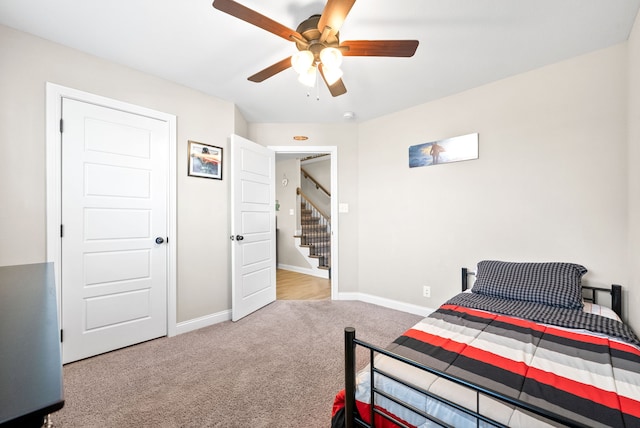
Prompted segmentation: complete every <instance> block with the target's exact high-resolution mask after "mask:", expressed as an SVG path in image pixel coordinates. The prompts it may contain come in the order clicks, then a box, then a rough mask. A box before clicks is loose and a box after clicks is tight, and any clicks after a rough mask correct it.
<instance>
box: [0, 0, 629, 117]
mask: <svg viewBox="0 0 640 428" xmlns="http://www.w3.org/2000/svg"><path fill="white" fill-rule="evenodd" d="M238 2H239V3H241V4H243V5H245V6H247V7H249V8H251V9H254V10H255V11H257V12H259V13H261V14H263V15H266V16H268V17H270V18H272V19H274V20H276V21H278V22H280V23H281V24H283V25H285V26H288V27H290V28H293V29H295V28H296V27H297V25H298V24H299V23H300V22H301V21H303V20H304V19H306V18H308V17H309V16H310V15H313V14H318V13H321V12H322V9H323V8H324V1H318V0H272V1H260V0H238ZM211 3H212V0H0V23H1V24H4V25H7V26H9V27H13V28H15V29H18V30H22V31H25V32H28V33H32V34H35V35H37V36H40V37H43V38H45V39H49V40H52V41H54V42H57V43H61V44H63V45H67V46H70V47H73V48H76V49H79V50H81V51H84V52H88V53H91V54H93V55H96V56H98V57H102V58H106V59H108V60H110V61H114V62H116V63H120V64H124V65H127V66H129V67H131V68H134V69H137V70H141V71H144V72H146V73H150V74H153V75H156V76H160V77H163V78H165V79H168V80H171V81H174V82H177V83H180V84H182V85H185V86H188V87H190V88H194V89H197V90H199V91H202V92H204V93H207V94H210V95H213V96H215V97H218V98H221V99H224V100H228V101H231V102H233V103H235V104H236V105H237V106H238V108H239V109H240V111H242V113H243V115H244V116H245V118H246V119H247V120H248V121H250V122H342V121H345V120H346V119H344V118H343V114H344V113H345V112H347V111H351V112H354V113H355V120H367V119H371V118H374V117H379V116H381V115H385V114H388V113H390V112H394V111H398V110H402V109H405V108H408V107H411V106H414V105H418V104H422V103H425V102H428V101H431V100H434V99H438V98H441V97H444V96H447V95H451V94H454V93H458V92H461V91H464V90H467V89H470V88H473V87H476V86H479V85H482V84H485V83H489V82H492V81H496V80H499V79H502V78H505V77H508V76H511V75H514V74H518V73H522V72H524V71H528V70H532V69H535V68H538V67H541V66H544V65H547V64H552V63H554V62H558V61H560V60H563V59H566V58H570V57H573V56H577V55H581V54H584V53H587V52H590V51H594V50H598V49H602V48H605V47H608V46H611V45H614V44H618V43H621V42H623V41H625V40H626V39H627V38H628V36H629V32H630V30H631V28H632V26H633V22H634V20H635V17H636V15H637V13H638V8H639V6H640V0H358V1H356V3H355V5H354V6H353V9H352V10H351V12H350V14H349V15H348V16H347V19H346V21H345V23H344V25H343V26H342V28H341V31H340V39H341V40H343V41H344V40H377V39H417V40H419V42H420V45H419V46H418V50H417V52H416V54H415V56H414V57H412V58H379V57H345V59H344V62H343V66H342V68H343V70H344V77H343V82H344V84H345V86H346V87H347V90H348V92H347V93H346V94H345V95H342V96H340V97H336V98H333V97H331V95H330V94H329V92H328V90H327V89H326V87H325V86H324V84H323V83H322V82H321V86H320V87H318V88H314V89H311V90H310V91H309V90H308V89H307V88H306V87H304V86H302V85H301V84H300V83H298V82H297V80H296V74H295V72H294V71H293V70H292V69H288V70H285V71H283V72H281V73H279V74H277V75H275V76H274V77H271V78H270V79H267V80H266V81H264V82H262V83H253V82H250V81H248V80H247V77H248V76H250V75H253V74H254V73H256V72H258V71H260V70H262V69H263V68H265V67H267V66H269V65H271V64H273V63H275V62H276V61H279V60H281V59H284V58H286V57H288V56H290V55H291V54H292V53H294V52H295V45H294V44H293V43H291V42H287V41H286V40H284V39H282V38H280V37H278V36H275V35H274V34H271V33H269V32H266V31H264V30H262V29H259V28H257V27H254V26H252V25H250V24H248V23H246V22H244V21H241V20H239V19H236V18H234V17H232V16H230V15H227V14H225V13H223V12H220V11H218V10H216V9H214V8H213V7H212V6H211ZM0 43H2V42H1V41H0ZM307 93H309V95H307ZM317 97H319V99H317Z"/></svg>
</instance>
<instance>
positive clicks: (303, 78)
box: [298, 66, 316, 88]
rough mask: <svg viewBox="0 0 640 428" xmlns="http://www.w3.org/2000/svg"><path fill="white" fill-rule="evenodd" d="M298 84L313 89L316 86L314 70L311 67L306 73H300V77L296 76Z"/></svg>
mask: <svg viewBox="0 0 640 428" xmlns="http://www.w3.org/2000/svg"><path fill="white" fill-rule="evenodd" d="M298 82H300V83H302V84H303V85H305V86H308V87H310V88H313V87H314V86H315V85H316V68H315V67H314V66H311V67H309V68H307V70H306V71H304V72H302V73H300V76H298Z"/></svg>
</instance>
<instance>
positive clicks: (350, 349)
mask: <svg viewBox="0 0 640 428" xmlns="http://www.w3.org/2000/svg"><path fill="white" fill-rule="evenodd" d="M469 275H475V272H471V271H469V270H468V269H467V268H462V291H465V290H466V289H467V288H468V277H469ZM582 289H583V291H586V292H587V293H588V294H587V295H586V296H584V300H586V301H589V302H592V303H596V302H597V295H598V292H607V293H610V294H611V309H613V311H614V312H616V313H617V314H618V316H620V317H621V312H622V287H621V286H620V285H617V284H613V285H612V286H611V288H610V289H609V288H601V287H591V286H583V287H582ZM344 346H345V409H344V410H345V428H355V427H370V428H375V415H376V414H377V415H380V416H381V417H383V418H384V419H386V420H388V421H391V422H393V423H394V424H396V425H397V426H399V427H407V425H405V424H404V423H403V422H402V421H400V420H398V419H397V418H395V417H393V416H392V415H390V414H388V413H385V412H382V411H381V410H379V409H376V407H375V406H374V405H373V403H375V396H376V395H380V396H383V397H385V398H387V399H389V400H391V401H393V402H394V403H396V404H398V405H400V406H402V407H404V408H405V409H408V410H409V411H411V412H414V413H415V414H418V415H420V416H422V417H424V418H426V419H428V420H430V421H432V422H434V423H436V424H438V425H440V426H443V427H452V425H449V424H448V423H446V422H445V421H441V420H439V419H437V418H435V417H433V416H432V415H429V414H428V413H426V412H424V411H422V410H420V409H417V408H415V407H413V406H411V405H409V404H407V403H405V402H403V401H402V400H400V399H398V398H396V397H393V396H391V395H390V394H388V393H386V392H384V391H382V390H381V389H378V388H376V387H375V384H374V382H373V379H374V376H376V375H378V376H385V377H387V378H389V379H392V380H394V381H396V382H399V383H401V384H402V385H404V386H406V387H408V388H411V389H413V390H414V391H417V392H420V393H422V394H424V395H426V396H428V397H430V398H433V399H436V400H438V401H440V402H443V403H445V404H447V405H449V406H451V407H453V408H455V409H457V410H459V411H461V412H464V413H466V414H468V415H471V416H472V417H474V418H475V420H476V426H480V424H481V423H482V422H484V423H488V424H490V425H491V426H495V427H500V428H502V427H507V426H506V425H504V424H501V423H499V422H497V421H495V420H492V419H490V418H488V417H486V416H484V415H482V414H480V396H481V395H484V396H488V397H491V398H494V399H497V400H499V401H501V402H503V403H505V404H508V405H512V406H515V407H518V408H520V409H524V410H526V411H529V412H532V413H535V414H537V415H540V416H543V417H545V418H547V419H549V420H551V421H554V422H559V423H561V424H563V425H565V426H568V427H585V428H586V427H588V426H587V425H583V424H580V423H577V422H576V421H572V420H569V419H567V418H565V417H563V416H560V415H556V414H554V413H553V412H550V411H548V410H545V409H543V408H540V407H537V406H533V405H531V404H528V403H525V402H523V401H520V400H516V399H514V398H511V397H507V396H504V395H502V394H500V393H497V392H495V391H492V390H490V389H488V388H484V387H482V386H479V385H475V384H472V383H470V382H468V381H465V380H463V379H460V378H458V377H456V376H452V375H449V374H447V373H444V372H441V371H439V370H436V369H433V368H431V367H428V366H425V365H422V364H419V363H417V362H415V361H412V360H410V359H408V358H405V357H402V356H400V355H398V354H395V353H393V352H390V351H387V350H385V349H383V348H380V347H377V346H375V345H372V344H370V343H367V342H365V341H362V340H359V339H356V331H355V329H354V328H353V327H346V328H345V329H344ZM356 346H360V347H362V348H364V349H367V350H368V351H369V367H370V374H369V375H370V379H371V391H370V401H369V402H370V403H371V404H370V406H369V407H370V415H369V420H370V421H371V424H368V423H366V422H365V421H364V420H363V419H362V418H361V417H360V415H359V414H358V412H357V411H356V398H355V388H356ZM377 354H382V355H386V356H388V357H390V358H393V359H396V360H398V361H401V362H403V363H405V364H408V365H411V366H413V367H416V368H418V369H420V370H424V371H426V372H429V373H431V374H434V375H436V376H438V377H442V378H444V379H447V380H449V381H451V382H454V383H457V384H459V385H463V386H465V387H467V388H469V389H471V390H473V391H475V392H476V408H477V409H478V412H473V411H471V410H469V409H467V408H466V407H463V406H461V405H459V404H456V403H454V402H452V401H450V400H447V399H444V398H442V397H439V396H437V395H435V394H433V393H431V392H429V391H426V390H424V389H422V388H418V387H416V386H414V385H412V384H410V383H408V382H406V381H403V380H401V379H399V378H397V377H396V376H393V375H392V374H390V373H388V372H385V371H383V370H381V369H379V368H377V367H375V364H374V357H375V356H376V355H377Z"/></svg>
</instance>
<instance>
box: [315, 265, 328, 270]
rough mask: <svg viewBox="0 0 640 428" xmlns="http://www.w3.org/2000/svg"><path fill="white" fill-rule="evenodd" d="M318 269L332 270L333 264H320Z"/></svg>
mask: <svg viewBox="0 0 640 428" xmlns="http://www.w3.org/2000/svg"><path fill="white" fill-rule="evenodd" d="M318 269H324V270H330V269H331V266H327V265H321V266H318Z"/></svg>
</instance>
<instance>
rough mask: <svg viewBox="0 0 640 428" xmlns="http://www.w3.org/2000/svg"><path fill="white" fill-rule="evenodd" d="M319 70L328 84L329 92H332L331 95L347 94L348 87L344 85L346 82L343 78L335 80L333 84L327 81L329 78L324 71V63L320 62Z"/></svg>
mask: <svg viewBox="0 0 640 428" xmlns="http://www.w3.org/2000/svg"><path fill="white" fill-rule="evenodd" d="M318 70H319V71H320V75H321V76H322V80H324V83H326V84H327V88H329V92H331V95H332V96H334V97H338V96H340V95H342V94H346V93H347V88H346V87H345V86H344V82H343V81H342V79H338V80H337V81H336V82H334V84H333V85H330V84H329V83H328V82H327V79H326V78H325V77H324V73H323V72H322V64H320V65H319V66H318Z"/></svg>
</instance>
